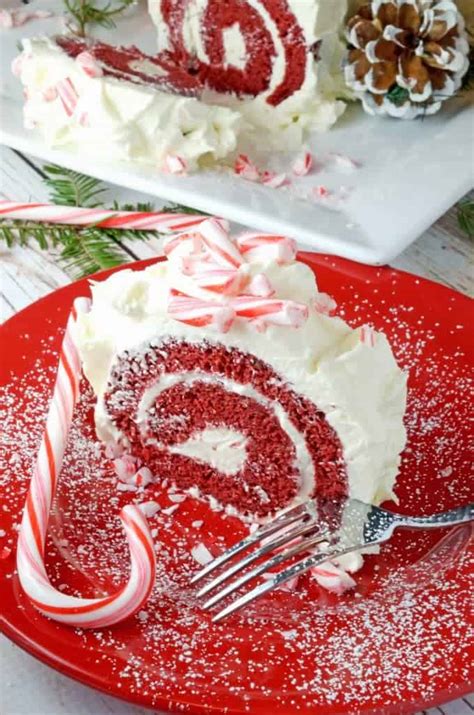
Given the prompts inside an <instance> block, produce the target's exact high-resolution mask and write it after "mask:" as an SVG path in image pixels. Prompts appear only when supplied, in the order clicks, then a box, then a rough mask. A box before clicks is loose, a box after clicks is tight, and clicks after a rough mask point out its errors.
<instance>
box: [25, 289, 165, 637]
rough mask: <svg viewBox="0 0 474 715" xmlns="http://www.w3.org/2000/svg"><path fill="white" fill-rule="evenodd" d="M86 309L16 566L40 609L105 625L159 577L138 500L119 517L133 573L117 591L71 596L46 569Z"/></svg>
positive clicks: (68, 341) (56, 402) (57, 395)
mask: <svg viewBox="0 0 474 715" xmlns="http://www.w3.org/2000/svg"><path fill="white" fill-rule="evenodd" d="M88 309H89V301H88V300H87V299H85V298H82V299H78V300H77V301H76V302H75V304H74V308H73V310H72V312H71V315H70V318H69V321H68V324H67V328H66V333H65V336H64V340H63V344H62V348H61V355H60V361H59V368H58V374H57V378H56V384H55V387H54V394H53V399H52V402H51V405H50V408H49V412H48V417H47V421H46V428H45V431H44V434H43V439H42V441H41V446H40V450H39V453H38V458H37V461H36V465H35V468H34V471H33V476H32V479H31V484H30V489H29V491H28V495H27V498H26V504H25V508H24V512H23V520H22V523H21V528H20V533H19V537H18V548H17V568H18V576H19V579H20V583H21V585H22V588H23V590H24V591H25V593H26V595H27V596H28V598H29V599H30V601H31V602H32V604H33V605H34V606H35V607H36V608H37V609H38V610H39V611H41V613H43V614H44V615H46V616H49V617H50V618H52V619H54V620H56V621H60V622H61V623H66V624H68V625H71V626H80V627H83V628H101V627H105V626H111V625H113V624H114V623H118V622H119V621H122V620H124V619H125V618H127V617H128V616H130V615H132V614H133V613H134V612H135V611H136V610H138V609H139V608H140V607H141V606H142V604H143V603H144V602H145V601H146V600H147V598H148V596H149V594H150V591H151V589H152V587H153V583H154V580H155V554H154V550H153V542H152V538H151V534H150V530H149V528H148V524H147V521H146V519H145V517H144V516H143V514H142V512H141V511H140V509H139V508H138V507H137V506H132V505H129V506H126V507H124V509H123V510H122V512H121V514H120V519H121V521H122V525H123V527H124V530H125V535H126V537H127V541H128V546H129V550H130V575H129V578H128V581H127V583H126V584H125V585H124V586H122V587H121V588H120V589H119V590H118V591H117V592H116V593H115V594H113V595H110V596H106V597H103V598H78V597H76V596H69V595H67V594H65V593H62V592H61V591H58V590H56V588H54V586H53V585H52V584H51V583H50V581H49V578H48V575H47V573H46V568H45V563H44V550H45V541H46V534H47V529H48V520H49V513H50V509H51V504H52V501H53V499H54V495H55V492H56V486H57V482H58V478H59V473H60V470H61V464H62V460H63V455H64V451H65V449H66V445H67V438H68V433H69V429H70V426H71V422H72V416H73V411H74V406H75V403H76V401H77V399H78V395H79V380H80V373H81V365H80V359H79V354H78V351H77V348H76V346H75V343H74V327H75V323H76V320H77V314H78V313H79V312H86V311H87V310H88Z"/></svg>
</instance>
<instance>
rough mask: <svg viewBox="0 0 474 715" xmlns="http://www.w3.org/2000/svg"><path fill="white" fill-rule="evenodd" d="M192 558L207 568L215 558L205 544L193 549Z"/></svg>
mask: <svg viewBox="0 0 474 715" xmlns="http://www.w3.org/2000/svg"><path fill="white" fill-rule="evenodd" d="M191 556H192V557H193V559H194V560H195V561H197V562H198V564H201V566H205V565H206V564H209V563H210V562H211V561H213V559H214V557H213V555H212V554H211V552H210V551H209V549H208V548H207V547H206V546H204V544H198V545H197V546H194V547H193V548H192V549H191Z"/></svg>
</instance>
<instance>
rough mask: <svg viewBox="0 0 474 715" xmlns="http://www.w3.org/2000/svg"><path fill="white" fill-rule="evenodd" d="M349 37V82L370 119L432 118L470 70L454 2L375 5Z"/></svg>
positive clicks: (353, 24)
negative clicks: (423, 116) (428, 115)
mask: <svg viewBox="0 0 474 715" xmlns="http://www.w3.org/2000/svg"><path fill="white" fill-rule="evenodd" d="M473 1H474V0H473ZM346 37H347V41H348V43H349V49H348V53H347V61H346V65H345V68H344V71H345V79H346V82H347V84H348V86H349V87H350V88H351V89H353V90H354V92H355V95H356V96H357V97H358V98H360V99H361V100H362V103H363V106H364V109H365V110H366V112H368V113H369V114H379V115H389V116H392V117H400V118H403V119H414V118H415V117H417V116H418V115H420V114H422V115H427V114H434V113H435V112H437V111H438V110H439V108H440V107H441V104H442V102H444V101H445V100H446V99H449V98H450V97H452V96H453V95H454V94H455V93H456V92H457V91H458V90H459V88H460V86H461V83H462V78H463V76H464V75H465V73H466V72H467V70H468V67H469V43H468V41H467V35H466V32H465V29H464V20H463V17H462V15H461V13H460V12H459V10H458V8H457V7H456V4H455V3H454V2H453V0H372V1H371V2H368V3H366V4H364V5H362V7H361V8H359V10H358V12H357V14H356V15H354V16H353V17H351V18H350V19H349V21H348V23H347V29H346Z"/></svg>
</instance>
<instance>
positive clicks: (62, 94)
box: [56, 77, 79, 117]
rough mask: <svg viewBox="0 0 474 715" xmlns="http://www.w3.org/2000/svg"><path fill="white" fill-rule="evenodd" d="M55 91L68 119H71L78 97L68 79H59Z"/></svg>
mask: <svg viewBox="0 0 474 715" xmlns="http://www.w3.org/2000/svg"><path fill="white" fill-rule="evenodd" d="M56 90H57V93H58V94H59V98H60V100H61V103H62V105H63V107H64V111H65V112H66V114H67V116H68V117H72V115H73V114H74V111H75V109H76V106H77V101H78V99H79V95H78V94H77V92H76V88H75V86H74V85H73V83H72V81H71V80H70V79H69V77H66V79H61V80H60V81H59V82H58V83H57V84H56Z"/></svg>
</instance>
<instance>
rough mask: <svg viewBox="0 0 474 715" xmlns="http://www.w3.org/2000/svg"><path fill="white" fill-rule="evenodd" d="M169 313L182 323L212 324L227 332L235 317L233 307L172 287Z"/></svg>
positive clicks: (200, 325) (220, 330)
mask: <svg viewBox="0 0 474 715" xmlns="http://www.w3.org/2000/svg"><path fill="white" fill-rule="evenodd" d="M168 313H169V315H170V316H171V317H172V318H174V319H175V320H179V321H180V322H181V323H186V324H187V325H195V326H199V327H202V326H205V325H210V326H213V327H215V328H216V329H217V330H218V331H219V332H221V333H227V332H228V331H229V330H230V328H231V325H232V323H233V322H234V318H235V311H234V310H233V308H231V307H229V306H226V305H221V304H220V303H212V302H210V301H205V300H201V299H200V298H193V297H192V296H189V295H186V294H185V293H181V291H178V290H175V289H174V288H172V289H171V290H170V294H169V298H168Z"/></svg>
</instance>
